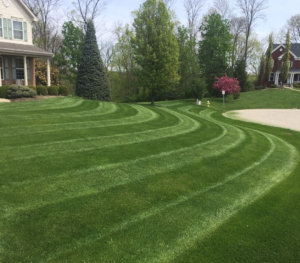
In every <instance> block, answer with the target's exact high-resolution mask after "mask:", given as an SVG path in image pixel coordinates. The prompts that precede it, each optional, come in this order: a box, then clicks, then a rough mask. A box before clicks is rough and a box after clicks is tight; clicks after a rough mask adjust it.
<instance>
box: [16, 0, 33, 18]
mask: <svg viewBox="0 0 300 263" xmlns="http://www.w3.org/2000/svg"><path fill="white" fill-rule="evenodd" d="M18 2H19V3H20V4H21V5H22V6H23V7H24V8H25V10H26V11H27V12H28V13H29V14H30V15H31V16H32V18H33V20H32V21H34V22H37V21H38V19H37V17H36V16H35V15H34V14H33V13H32V12H31V11H30V9H29V8H28V7H27V5H26V4H25V3H24V2H23V0H19V1H18Z"/></svg>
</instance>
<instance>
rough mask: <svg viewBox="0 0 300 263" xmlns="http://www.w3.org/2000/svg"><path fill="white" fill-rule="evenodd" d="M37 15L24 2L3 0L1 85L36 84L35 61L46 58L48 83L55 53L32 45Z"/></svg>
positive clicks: (0, 11)
mask: <svg viewBox="0 0 300 263" xmlns="http://www.w3.org/2000/svg"><path fill="white" fill-rule="evenodd" d="M36 21H37V18H36V16H35V15H34V14H33V13H32V12H31V11H30V10H29V9H28V7H27V6H26V5H25V4H24V2H23V1H22V0H1V1H0V86H2V85H11V84H19V85H26V86H28V85H32V86H36V83H35V66H34V60H35V58H46V59H47V84H48V86H50V85H51V80H50V59H51V58H52V57H53V54H52V53H50V52H47V51H45V50H43V49H41V48H38V47H36V46H34V45H33V43H32V24H33V23H34V22H36Z"/></svg>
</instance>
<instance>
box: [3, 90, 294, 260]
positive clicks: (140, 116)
mask: <svg viewBox="0 0 300 263" xmlns="http://www.w3.org/2000/svg"><path fill="white" fill-rule="evenodd" d="M210 101H211V106H212V107H211V108H210V109H208V108H206V107H202V106H195V105H194V103H193V102H192V101H188V100H187V101H168V102H159V103H157V104H156V105H157V106H156V107H151V106H148V105H147V104H114V103H100V102H96V101H87V100H82V99H78V98H54V99H48V100H43V101H34V102H21V103H10V104H0V132H1V136H0V145H1V151H0V167H1V169H0V195H1V198H0V209H1V211H0V262H5V263H10V262H11V263H17V262H26V263H29V262H38V263H41V262H55V263H57V262H72V263H73V262H82V263H83V262H85V263H92V262H93V263H95V262H122V263H123V262H125V263H126V262H128V263H135V262H172V263H174V262H182V263H186V262H196V263H198V262H204V263H207V262H214V263H215V262H221V263H227V262H228V263H233V262H237V263H241V262H246V263H248V262H253V263H254V262H255V263H258V262H270V263H271V262H272V263H274V262H289V263H290V262H300V249H299V247H300V219H299V218H300V191H299V189H300V178H299V176H300V162H299V160H300V157H299V156H300V155H299V153H298V152H299V150H300V133H298V132H294V131H290V130H285V129H280V128H272V127H267V126H263V125H258V124H251V123H244V122H241V121H235V120H230V119H226V118H224V117H223V116H222V115H221V111H220V110H221V109H222V99H211V100H210ZM241 108H300V93H298V92H293V91H290V90H266V91H258V92H249V93H244V94H242V97H241V99H240V100H237V101H230V102H228V103H226V110H229V109H230V110H231V109H241Z"/></svg>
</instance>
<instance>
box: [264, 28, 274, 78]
mask: <svg viewBox="0 0 300 263" xmlns="http://www.w3.org/2000/svg"><path fill="white" fill-rule="evenodd" d="M272 51H273V34H272V33H271V34H270V35H269V46H268V50H267V54H266V58H265V70H264V72H265V81H266V82H267V81H269V78H270V73H271V72H272V69H273V64H274V61H273V59H272Z"/></svg>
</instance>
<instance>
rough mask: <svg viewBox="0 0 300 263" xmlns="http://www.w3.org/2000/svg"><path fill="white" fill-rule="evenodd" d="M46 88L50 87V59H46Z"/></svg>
mask: <svg viewBox="0 0 300 263" xmlns="http://www.w3.org/2000/svg"><path fill="white" fill-rule="evenodd" d="M47 86H48V87H50V86H51V75H50V59H49V58H47Z"/></svg>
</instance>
